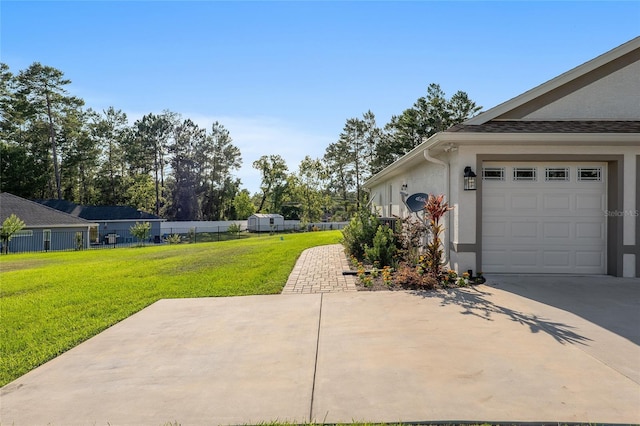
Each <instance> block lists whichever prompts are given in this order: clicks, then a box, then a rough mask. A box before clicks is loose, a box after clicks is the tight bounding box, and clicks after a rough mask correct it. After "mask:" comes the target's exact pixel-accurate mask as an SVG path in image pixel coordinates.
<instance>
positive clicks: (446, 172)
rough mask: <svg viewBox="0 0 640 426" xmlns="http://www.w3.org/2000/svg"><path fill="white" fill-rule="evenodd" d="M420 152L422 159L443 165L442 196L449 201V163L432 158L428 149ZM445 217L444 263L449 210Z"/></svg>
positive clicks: (447, 257)
mask: <svg viewBox="0 0 640 426" xmlns="http://www.w3.org/2000/svg"><path fill="white" fill-rule="evenodd" d="M422 154H423V155H424V159H425V160H427V161H428V162H430V163H434V164H439V165H441V166H443V167H444V197H445V200H446V201H447V202H449V193H450V192H451V191H450V188H449V163H446V162H444V161H442V160H438V159H437V158H433V157H432V156H431V155H429V149H428V148H427V149H425V150H424V151H423V152H422ZM446 215H447V216H446V219H447V225H446V226H445V228H444V244H443V245H444V262H445V264H448V263H449V255H450V253H449V245H450V243H449V227H450V225H451V220H450V217H449V212H448V211H447V213H446Z"/></svg>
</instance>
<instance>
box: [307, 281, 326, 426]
mask: <svg viewBox="0 0 640 426" xmlns="http://www.w3.org/2000/svg"><path fill="white" fill-rule="evenodd" d="M323 300H324V293H320V309H319V311H318V335H317V336H316V359H315V361H314V364H313V381H312V382H311V403H310V405H309V423H311V422H312V421H313V400H314V398H315V392H316V373H317V371H318V352H319V351H320V324H321V322H322V302H323Z"/></svg>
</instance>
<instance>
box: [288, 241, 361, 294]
mask: <svg viewBox="0 0 640 426" xmlns="http://www.w3.org/2000/svg"><path fill="white" fill-rule="evenodd" d="M348 269H350V268H349V261H348V260H347V256H346V255H345V253H344V247H343V246H342V245H341V244H331V245H326V246H319V247H312V248H310V249H307V250H305V251H303V252H302V254H301V255H300V258H299V259H298V261H297V262H296V266H295V267H294V268H293V271H291V275H289V279H288V280H287V284H286V285H285V286H284V289H283V290H282V294H292V293H328V292H340V291H357V289H356V282H355V276H353V275H342V271H345V270H348Z"/></svg>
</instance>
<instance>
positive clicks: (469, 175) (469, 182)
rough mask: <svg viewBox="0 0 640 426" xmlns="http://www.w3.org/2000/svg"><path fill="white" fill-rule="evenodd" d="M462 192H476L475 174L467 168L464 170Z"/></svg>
mask: <svg viewBox="0 0 640 426" xmlns="http://www.w3.org/2000/svg"><path fill="white" fill-rule="evenodd" d="M464 190H465V191H475V190H476V174H475V173H473V170H471V167H469V166H467V167H465V168H464Z"/></svg>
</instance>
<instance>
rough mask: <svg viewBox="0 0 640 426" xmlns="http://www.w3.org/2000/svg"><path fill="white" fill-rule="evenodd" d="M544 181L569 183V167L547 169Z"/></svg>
mask: <svg viewBox="0 0 640 426" xmlns="http://www.w3.org/2000/svg"><path fill="white" fill-rule="evenodd" d="M544 180H545V181H547V182H568V181H569V168H568V167H546V168H545V169H544Z"/></svg>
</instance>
